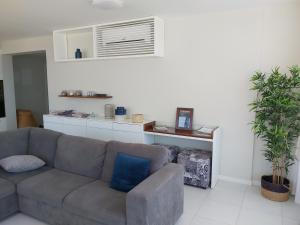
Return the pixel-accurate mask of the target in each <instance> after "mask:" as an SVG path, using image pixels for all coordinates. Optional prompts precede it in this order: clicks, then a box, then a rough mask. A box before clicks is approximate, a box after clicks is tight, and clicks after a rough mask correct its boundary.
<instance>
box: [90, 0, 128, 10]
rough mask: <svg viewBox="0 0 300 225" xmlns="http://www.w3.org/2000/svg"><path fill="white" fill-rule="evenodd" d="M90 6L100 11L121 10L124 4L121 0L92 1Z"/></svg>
mask: <svg viewBox="0 0 300 225" xmlns="http://www.w3.org/2000/svg"><path fill="white" fill-rule="evenodd" d="M92 4H93V5H94V6H97V7H99V8H102V9H115V8H121V7H122V6H123V4H124V2H123V0H92Z"/></svg>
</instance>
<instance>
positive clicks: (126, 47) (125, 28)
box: [95, 17, 163, 58]
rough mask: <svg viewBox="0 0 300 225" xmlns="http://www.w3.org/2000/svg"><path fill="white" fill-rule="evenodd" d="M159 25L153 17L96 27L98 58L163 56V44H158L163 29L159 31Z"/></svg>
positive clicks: (159, 22)
mask: <svg viewBox="0 0 300 225" xmlns="http://www.w3.org/2000/svg"><path fill="white" fill-rule="evenodd" d="M159 25H161V26H162V23H161V21H158V19H157V18H154V17H153V18H148V19H141V20H135V21H128V22H119V23H114V24H108V25H99V26H96V28H95V30H96V54H97V57H99V58H107V57H126V56H143V55H144V56H145V55H162V50H161V48H162V47H161V46H162V44H160V43H158V42H161V41H162V37H163V36H162V31H163V29H158V28H157V26H159ZM161 28H163V27H161ZM157 32H160V35H157ZM157 37H160V40H156V39H157ZM162 42H163V41H162Z"/></svg>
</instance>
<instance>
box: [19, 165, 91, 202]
mask: <svg viewBox="0 0 300 225" xmlns="http://www.w3.org/2000/svg"><path fill="white" fill-rule="evenodd" d="M92 181H94V180H93V179H92V178H89V177H84V176H80V175H76V174H72V173H68V172H64V171H60V170H57V169H52V170H49V171H47V172H45V173H42V174H39V175H36V176H33V177H31V178H28V179H26V180H24V181H22V182H20V183H19V184H18V187H17V191H18V194H19V195H21V196H24V197H26V198H29V199H33V200H36V201H40V202H44V203H46V204H49V205H51V206H53V207H62V203H63V200H64V198H65V197H66V196H67V195H68V194H69V193H71V192H72V191H74V190H76V189H77V188H79V187H81V186H83V185H85V184H88V183H90V182H92Z"/></svg>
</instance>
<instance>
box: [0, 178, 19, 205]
mask: <svg viewBox="0 0 300 225" xmlns="http://www.w3.org/2000/svg"><path fill="white" fill-rule="evenodd" d="M15 192H16V188H15V185H14V184H13V183H11V182H9V181H7V180H4V179H1V178H0V201H1V199H3V198H6V197H8V196H10V195H13V194H14V193H15Z"/></svg>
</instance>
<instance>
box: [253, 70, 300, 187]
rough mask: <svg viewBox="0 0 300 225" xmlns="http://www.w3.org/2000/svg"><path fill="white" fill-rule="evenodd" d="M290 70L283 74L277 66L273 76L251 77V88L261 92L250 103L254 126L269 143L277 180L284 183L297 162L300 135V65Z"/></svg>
mask: <svg viewBox="0 0 300 225" xmlns="http://www.w3.org/2000/svg"><path fill="white" fill-rule="evenodd" d="M289 72H290V74H285V73H281V72H280V70H279V67H277V68H275V69H273V70H272V72H271V74H269V75H267V74H265V73H262V72H256V73H255V74H254V75H253V76H252V78H251V82H252V84H253V86H252V88H251V90H254V91H257V99H256V100H255V101H254V102H252V103H251V104H250V106H251V111H253V112H255V114H256V116H255V120H254V121H253V123H252V125H253V126H252V128H253V131H254V133H255V135H256V136H258V137H260V138H262V140H263V141H264V142H265V149H264V156H265V158H266V160H267V161H269V162H271V163H272V169H273V183H274V184H281V185H283V183H284V177H285V176H286V175H287V173H288V170H289V167H290V166H291V165H292V164H293V163H294V160H295V157H294V153H293V147H294V144H295V141H296V139H297V138H298V136H299V134H300V89H299V88H300V68H299V67H298V66H293V67H291V68H289Z"/></svg>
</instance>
